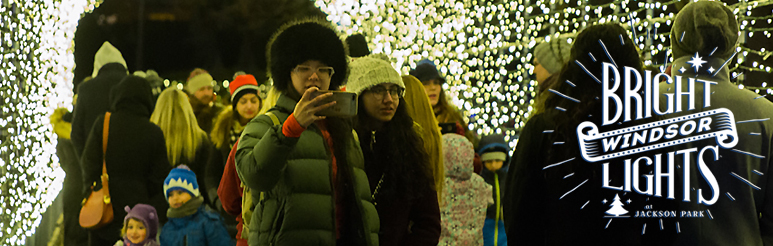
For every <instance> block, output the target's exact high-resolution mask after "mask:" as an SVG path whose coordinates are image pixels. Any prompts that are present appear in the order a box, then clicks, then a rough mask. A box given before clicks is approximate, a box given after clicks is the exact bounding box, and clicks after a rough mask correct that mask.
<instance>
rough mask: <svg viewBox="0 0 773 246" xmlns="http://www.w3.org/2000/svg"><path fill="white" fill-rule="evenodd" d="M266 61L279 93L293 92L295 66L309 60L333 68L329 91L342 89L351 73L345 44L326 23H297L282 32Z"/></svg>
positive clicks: (276, 36)
mask: <svg viewBox="0 0 773 246" xmlns="http://www.w3.org/2000/svg"><path fill="white" fill-rule="evenodd" d="M266 58H267V59H268V71H269V73H270V77H271V79H273V81H274V87H275V88H276V89H277V90H278V91H280V92H286V91H287V90H288V89H290V88H292V87H291V85H292V80H291V79H290V72H291V71H292V70H293V69H294V68H295V66H298V65H299V64H301V63H304V62H306V61H309V60H316V61H319V62H322V63H324V64H325V65H327V66H330V67H333V70H334V71H335V74H334V75H333V77H332V78H331V79H330V89H337V88H338V87H340V86H341V85H342V84H343V83H344V80H345V79H346V77H347V75H348V70H349V69H348V66H347V60H348V59H347V54H346V48H345V47H344V42H343V41H341V39H340V38H339V37H338V34H337V33H336V30H335V29H334V27H332V26H331V24H330V23H329V22H327V21H325V20H324V19H307V20H301V21H294V22H290V23H288V24H285V25H284V26H282V27H281V28H279V31H277V32H276V33H275V34H274V36H273V37H272V38H271V40H270V41H269V45H268V51H267V52H266ZM298 93H299V94H300V93H303V92H302V91H300V92H298Z"/></svg>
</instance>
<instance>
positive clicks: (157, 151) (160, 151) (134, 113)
mask: <svg viewBox="0 0 773 246" xmlns="http://www.w3.org/2000/svg"><path fill="white" fill-rule="evenodd" d="M151 98H152V94H151V89H150V85H149V83H148V82H147V81H145V80H144V79H142V78H140V77H136V76H127V77H126V78H124V79H123V80H122V81H121V82H120V83H119V84H118V85H116V86H115V88H114V89H113V90H112V91H111V94H110V99H111V102H112V107H111V109H110V112H111V114H112V115H111V116H110V121H109V132H108V134H109V135H108V140H107V141H108V148H107V151H106V153H105V162H106V169H107V174H108V177H109V183H108V184H109V190H110V196H111V199H112V203H113V213H114V216H115V219H113V222H111V223H110V224H108V225H106V226H104V227H102V228H99V229H96V230H91V231H90V232H89V245H113V244H114V243H115V242H116V241H117V240H119V239H120V238H121V236H120V233H121V227H122V226H123V224H122V220H121V218H123V217H124V216H126V212H125V211H124V210H123V209H122V208H123V207H125V206H126V205H130V206H134V205H135V204H137V203H144V204H149V205H151V206H153V207H155V208H156V211H166V210H167V208H168V204H167V202H166V199H165V198H164V193H163V191H164V189H163V183H164V179H165V178H166V175H167V174H168V173H169V171H170V170H171V169H172V167H171V165H170V164H169V161H168V159H167V157H166V145H165V142H164V133H163V132H162V131H161V128H159V127H158V126H156V125H155V124H153V123H152V122H150V114H151V112H152V111H153V101H152V99H151ZM80 103H83V102H78V104H80ZM104 120H105V117H104V116H98V117H97V119H96V120H95V121H94V126H93V127H92V129H91V133H90V135H89V138H88V141H87V142H86V146H85V149H84V151H83V156H82V158H81V168H82V169H83V181H84V186H85V187H91V185H92V183H93V182H95V181H98V180H99V176H100V175H101V174H102V156H103V154H102V127H103V124H104ZM159 222H161V223H162V224H163V223H164V222H166V213H159Z"/></svg>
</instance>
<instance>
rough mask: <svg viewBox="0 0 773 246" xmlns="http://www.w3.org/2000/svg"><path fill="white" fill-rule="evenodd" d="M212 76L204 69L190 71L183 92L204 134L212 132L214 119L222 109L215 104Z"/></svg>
mask: <svg viewBox="0 0 773 246" xmlns="http://www.w3.org/2000/svg"><path fill="white" fill-rule="evenodd" d="M214 81H215V80H214V79H213V78H212V75H209V72H207V71H206V70H204V69H201V68H196V69H194V70H193V71H191V75H190V76H188V81H187V82H186V83H185V91H187V92H188V95H189V96H190V102H191V107H193V113H194V114H195V115H196V121H197V122H198V123H199V127H201V130H204V132H210V131H212V124H213V123H214V120H215V117H217V115H218V114H219V113H220V111H221V110H222V109H223V107H222V106H221V105H220V104H218V103H217V100H215V99H217V98H216V97H217V96H216V95H215V91H214V87H213V86H214V83H215V82H214Z"/></svg>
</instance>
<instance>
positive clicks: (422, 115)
mask: <svg viewBox="0 0 773 246" xmlns="http://www.w3.org/2000/svg"><path fill="white" fill-rule="evenodd" d="M403 83H405V96H404V99H405V103H406V104H407V105H406V106H408V107H406V109H407V111H408V115H410V116H411V118H412V119H413V121H414V122H416V123H418V124H419V126H421V128H422V131H421V132H419V135H421V137H422V139H424V150H425V151H426V152H427V154H428V155H429V161H430V163H429V167H430V168H431V170H430V171H431V172H432V176H433V177H434V179H435V191H437V194H438V202H441V203H442V201H443V198H442V195H443V186H444V185H445V167H444V166H443V147H442V141H443V139H442V138H441V135H440V127H439V126H438V121H437V119H436V118H435V114H434V111H433V110H432V104H431V103H430V101H429V96H427V92H426V91H425V90H424V85H423V84H422V83H421V82H420V81H419V79H417V78H416V77H413V76H411V75H407V76H403Z"/></svg>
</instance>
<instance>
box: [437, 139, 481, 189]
mask: <svg viewBox="0 0 773 246" xmlns="http://www.w3.org/2000/svg"><path fill="white" fill-rule="evenodd" d="M443 155H444V158H445V159H444V160H443V164H444V166H445V171H446V177H448V178H452V179H457V180H468V179H470V176H472V173H473V169H474V167H473V159H474V158H475V150H474V149H473V147H472V143H470V141H469V140H467V138H465V137H464V136H462V135H459V134H453V133H447V134H445V135H443Z"/></svg>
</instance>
